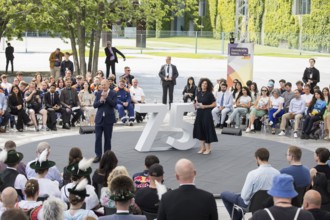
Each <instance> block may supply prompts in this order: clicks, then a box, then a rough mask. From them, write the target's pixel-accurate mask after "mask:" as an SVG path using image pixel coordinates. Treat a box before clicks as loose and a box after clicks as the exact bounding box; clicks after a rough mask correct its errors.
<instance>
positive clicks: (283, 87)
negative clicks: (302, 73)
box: [278, 79, 286, 95]
mask: <svg viewBox="0 0 330 220" xmlns="http://www.w3.org/2000/svg"><path fill="white" fill-rule="evenodd" d="M278 82H279V84H280V88H279V90H280V92H281V95H282V94H283V93H285V91H286V88H285V84H286V80H285V79H281V80H280V81H278Z"/></svg>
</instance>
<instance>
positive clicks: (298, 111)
mask: <svg viewBox="0 0 330 220" xmlns="http://www.w3.org/2000/svg"><path fill="white" fill-rule="evenodd" d="M284 94H285V93H284ZM304 111H305V101H304V100H303V99H302V98H301V96H300V93H299V91H298V90H295V91H294V98H293V99H291V101H290V105H289V110H288V113H285V114H284V115H282V120H281V126H280V129H281V132H280V133H279V134H278V135H280V136H284V135H285V128H286V125H287V122H288V121H289V120H290V119H294V129H293V137H295V138H297V137H298V129H299V125H300V120H301V119H302V117H303V114H304Z"/></svg>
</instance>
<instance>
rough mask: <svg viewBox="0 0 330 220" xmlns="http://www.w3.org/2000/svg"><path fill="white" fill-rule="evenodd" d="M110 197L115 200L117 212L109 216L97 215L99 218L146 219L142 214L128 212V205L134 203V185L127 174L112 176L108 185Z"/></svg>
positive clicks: (106, 219)
mask: <svg viewBox="0 0 330 220" xmlns="http://www.w3.org/2000/svg"><path fill="white" fill-rule="evenodd" d="M110 191H111V199H113V200H114V201H115V205H116V208H117V213H116V214H113V215H109V216H103V217H99V220H111V219H117V220H120V219H123V220H124V219H130V220H147V218H146V217H145V216H144V215H132V214H129V207H130V205H132V203H134V191H135V189H134V185H133V181H132V179H130V178H129V177H128V176H123V175H121V176H118V177H116V178H114V179H113V180H112V182H111V185H110Z"/></svg>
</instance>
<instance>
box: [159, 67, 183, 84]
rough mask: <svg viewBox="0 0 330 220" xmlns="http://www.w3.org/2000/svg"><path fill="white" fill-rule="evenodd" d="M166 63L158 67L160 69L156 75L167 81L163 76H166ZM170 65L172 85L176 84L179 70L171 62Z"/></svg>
mask: <svg viewBox="0 0 330 220" xmlns="http://www.w3.org/2000/svg"><path fill="white" fill-rule="evenodd" d="M166 65H167V64H165V65H163V66H162V67H161V68H160V71H159V73H158V75H159V77H160V79H161V81H162V82H167V81H166V80H165V77H166V71H165V67H166ZM171 67H172V82H173V83H174V85H176V78H177V77H178V76H179V72H178V69H177V68H176V66H175V65H173V64H171Z"/></svg>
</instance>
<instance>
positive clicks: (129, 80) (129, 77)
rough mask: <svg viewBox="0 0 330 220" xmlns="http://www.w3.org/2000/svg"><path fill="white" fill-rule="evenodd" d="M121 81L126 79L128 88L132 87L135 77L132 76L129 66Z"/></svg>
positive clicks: (126, 67)
mask: <svg viewBox="0 0 330 220" xmlns="http://www.w3.org/2000/svg"><path fill="white" fill-rule="evenodd" d="M119 79H124V80H125V81H126V87H127V88H130V87H131V86H132V80H133V79H134V76H133V75H132V74H131V68H130V67H129V66H125V68H124V74H123V75H121V76H120V77H119Z"/></svg>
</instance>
